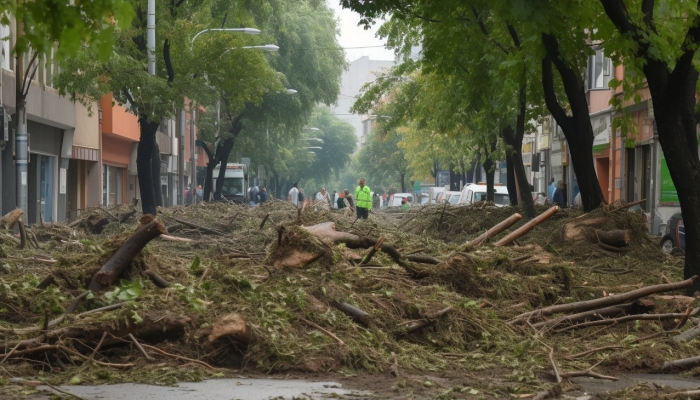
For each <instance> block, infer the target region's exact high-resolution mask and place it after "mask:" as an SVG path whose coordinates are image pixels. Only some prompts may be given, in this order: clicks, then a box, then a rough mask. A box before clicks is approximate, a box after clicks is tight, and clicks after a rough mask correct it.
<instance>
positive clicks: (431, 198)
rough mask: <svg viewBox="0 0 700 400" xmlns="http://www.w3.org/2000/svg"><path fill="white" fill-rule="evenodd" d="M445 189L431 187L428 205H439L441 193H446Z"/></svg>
mask: <svg viewBox="0 0 700 400" xmlns="http://www.w3.org/2000/svg"><path fill="white" fill-rule="evenodd" d="M444 191H445V188H441V187H431V188H429V189H428V204H434V203H437V198H438V196H439V195H440V193H442V192H444Z"/></svg>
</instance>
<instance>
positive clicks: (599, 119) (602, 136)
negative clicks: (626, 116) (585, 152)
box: [591, 114, 610, 152]
mask: <svg viewBox="0 0 700 400" xmlns="http://www.w3.org/2000/svg"><path fill="white" fill-rule="evenodd" d="M609 120H610V114H604V115H599V116H596V117H593V118H591V127H592V128H593V136H594V138H593V152H598V151H602V150H605V149H607V148H608V147H610V123H609Z"/></svg>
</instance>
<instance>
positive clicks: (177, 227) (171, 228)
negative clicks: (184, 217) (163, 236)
mask: <svg viewBox="0 0 700 400" xmlns="http://www.w3.org/2000/svg"><path fill="white" fill-rule="evenodd" d="M182 227H183V225H182V224H173V225H170V226H169V227H167V228H165V229H167V231H168V233H175V232H177V231H179V230H180V229H182Z"/></svg>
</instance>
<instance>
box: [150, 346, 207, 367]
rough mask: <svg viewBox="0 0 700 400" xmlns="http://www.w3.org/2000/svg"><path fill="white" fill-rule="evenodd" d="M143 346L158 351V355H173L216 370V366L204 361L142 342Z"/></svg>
mask: <svg viewBox="0 0 700 400" xmlns="http://www.w3.org/2000/svg"><path fill="white" fill-rule="evenodd" d="M143 347H145V348H147V349H150V350H153V351H155V352H156V353H158V354H160V355H164V356H166V357H173V358H177V359H180V360H185V361H190V362H193V363H197V364H200V365H203V366H205V367H207V368H209V369H213V370H216V368H214V367H212V366H211V365H209V364H207V363H205V362H204V361H200V360H195V359H192V358H187V357H183V356H178V355H177V354H170V353H166V352H164V351H163V350H161V349H159V348H157V347H153V346H149V345H147V344H144V345H143Z"/></svg>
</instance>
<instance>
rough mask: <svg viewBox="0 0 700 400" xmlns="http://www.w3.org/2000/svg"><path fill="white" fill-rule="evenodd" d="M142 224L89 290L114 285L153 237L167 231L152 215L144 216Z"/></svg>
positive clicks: (99, 272) (102, 270)
mask: <svg viewBox="0 0 700 400" xmlns="http://www.w3.org/2000/svg"><path fill="white" fill-rule="evenodd" d="M141 224H142V225H143V226H142V227H141V228H139V230H137V231H136V232H135V233H134V234H133V235H131V236H130V237H129V238H128V239H127V240H126V242H124V244H123V245H122V246H121V247H120V248H119V249H118V250H117V251H116V252H115V253H114V255H113V256H112V258H110V259H109V261H107V263H106V264H105V265H103V266H102V268H101V269H100V270H99V271H97V273H96V274H95V275H94V276H93V277H92V280H91V281H90V284H89V285H88V290H91V291H93V292H98V291H100V290H102V289H104V288H106V287H108V286H110V285H112V284H113V283H114V282H115V281H116V280H117V279H118V278H119V276H120V275H121V274H122V272H124V270H125V269H126V268H127V267H128V266H129V264H130V263H131V260H132V259H133V258H134V257H135V256H136V255H137V254H138V253H139V252H140V251H141V249H143V248H144V247H145V246H146V244H148V242H150V241H151V239H154V238H156V237H158V235H160V234H162V233H167V230H166V229H165V227H164V226H163V225H162V224H161V223H160V222H158V220H157V219H155V218H153V217H152V216H150V215H145V216H143V217H142V218H141Z"/></svg>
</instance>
